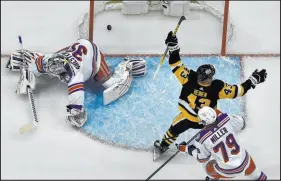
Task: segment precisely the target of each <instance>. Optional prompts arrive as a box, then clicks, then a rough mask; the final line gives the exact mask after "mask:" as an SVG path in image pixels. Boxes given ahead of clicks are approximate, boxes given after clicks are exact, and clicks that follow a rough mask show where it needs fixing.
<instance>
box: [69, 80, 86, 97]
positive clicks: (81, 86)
mask: <svg viewBox="0 0 281 181" xmlns="http://www.w3.org/2000/svg"><path fill="white" fill-rule="evenodd" d="M77 91H84V83H83V82H79V83H76V84H72V85H70V86H68V95H70V94H73V93H74V92H77Z"/></svg>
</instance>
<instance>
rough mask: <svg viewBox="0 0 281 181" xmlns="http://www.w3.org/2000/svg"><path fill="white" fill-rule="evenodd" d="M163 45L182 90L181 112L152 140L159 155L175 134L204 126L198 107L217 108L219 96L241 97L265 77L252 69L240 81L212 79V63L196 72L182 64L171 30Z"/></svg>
mask: <svg viewBox="0 0 281 181" xmlns="http://www.w3.org/2000/svg"><path fill="white" fill-rule="evenodd" d="M165 44H166V45H167V46H168V48H169V53H170V57H169V65H170V68H171V70H172V72H173V74H174V75H175V76H176V78H177V79H178V80H179V82H180V83H181V84H182V90H181V94H180V96H179V102H178V108H179V111H180V113H179V114H178V115H177V116H176V117H175V118H174V120H173V122H172V124H171V126H170V128H169V129H168V131H167V132H166V134H165V135H164V136H163V139H162V141H161V142H160V141H159V140H157V141H155V143H154V147H155V150H156V153H158V154H162V153H163V152H165V151H166V150H167V149H168V148H169V146H170V145H171V144H172V143H173V142H174V141H175V140H176V139H177V137H178V136H179V135H180V134H181V133H183V132H184V131H186V130H188V129H189V128H193V129H202V128H203V125H201V124H199V123H198V122H199V119H198V117H197V113H198V110H199V109H200V108H201V107H204V106H209V107H211V108H214V109H216V108H217V101H218V100H219V99H226V98H228V99H234V98H236V97H241V96H243V95H245V94H246V93H247V91H248V90H250V89H251V88H253V89H254V88H255V86H256V85H257V84H259V83H262V82H264V81H265V79H266V76H267V73H266V70H265V69H262V70H261V71H258V70H255V71H254V72H253V73H252V75H251V76H250V77H249V79H247V80H246V81H245V82H243V83H242V84H239V85H230V84H227V83H225V82H223V81H222V80H218V79H214V75H215V73H216V70H215V68H214V66H213V65H211V64H204V65H201V66H199V67H198V69H197V71H194V70H192V69H189V68H188V67H186V66H184V65H183V63H182V61H181V58H180V54H179V52H180V48H179V45H178V39H177V37H176V36H173V35H172V32H169V34H168V37H167V39H166V40H165Z"/></svg>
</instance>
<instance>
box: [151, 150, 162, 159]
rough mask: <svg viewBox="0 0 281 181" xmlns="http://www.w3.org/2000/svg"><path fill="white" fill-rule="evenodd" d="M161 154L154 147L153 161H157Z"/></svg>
mask: <svg viewBox="0 0 281 181" xmlns="http://www.w3.org/2000/svg"><path fill="white" fill-rule="evenodd" d="M160 156H161V155H160V154H159V153H158V151H156V149H155V148H153V161H156V160H157V159H158V158H159V157H160Z"/></svg>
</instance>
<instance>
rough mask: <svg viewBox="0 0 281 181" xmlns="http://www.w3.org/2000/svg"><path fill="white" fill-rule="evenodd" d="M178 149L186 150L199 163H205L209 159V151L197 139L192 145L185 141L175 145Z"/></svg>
mask: <svg viewBox="0 0 281 181" xmlns="http://www.w3.org/2000/svg"><path fill="white" fill-rule="evenodd" d="M177 147H178V149H179V151H181V152H186V153H188V154H189V155H191V156H193V157H194V158H196V159H197V161H199V162H200V163H205V162H207V161H209V160H210V158H211V153H210V152H209V151H208V150H207V148H206V147H205V145H204V144H201V143H199V142H197V141H195V142H194V145H189V146H187V145H186V142H182V143H180V144H179V145H177Z"/></svg>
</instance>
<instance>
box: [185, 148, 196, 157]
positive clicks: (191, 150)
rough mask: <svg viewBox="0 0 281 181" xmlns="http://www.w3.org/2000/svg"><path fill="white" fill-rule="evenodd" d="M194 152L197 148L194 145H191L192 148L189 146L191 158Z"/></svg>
mask: <svg viewBox="0 0 281 181" xmlns="http://www.w3.org/2000/svg"><path fill="white" fill-rule="evenodd" d="M194 150H196V147H195V146H194V145H190V146H188V148H187V151H188V154H189V155H190V156H193V154H192V152H193V151H194Z"/></svg>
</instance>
